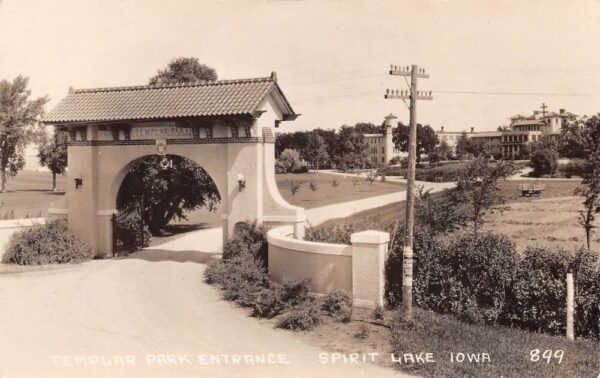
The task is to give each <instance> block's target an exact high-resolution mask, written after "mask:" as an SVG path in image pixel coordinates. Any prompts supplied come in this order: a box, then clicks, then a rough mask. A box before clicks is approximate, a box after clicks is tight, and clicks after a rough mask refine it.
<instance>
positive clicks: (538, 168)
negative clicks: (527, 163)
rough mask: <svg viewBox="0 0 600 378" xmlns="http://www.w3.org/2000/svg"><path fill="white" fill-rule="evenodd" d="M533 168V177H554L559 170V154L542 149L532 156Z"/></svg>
mask: <svg viewBox="0 0 600 378" xmlns="http://www.w3.org/2000/svg"><path fill="white" fill-rule="evenodd" d="M531 166H532V167H533V175H534V176H536V177H540V176H543V175H553V174H554V173H555V172H556V169H557V168H558V152H556V151H555V150H553V149H551V148H541V149H538V150H536V151H535V152H534V153H533V155H531Z"/></svg>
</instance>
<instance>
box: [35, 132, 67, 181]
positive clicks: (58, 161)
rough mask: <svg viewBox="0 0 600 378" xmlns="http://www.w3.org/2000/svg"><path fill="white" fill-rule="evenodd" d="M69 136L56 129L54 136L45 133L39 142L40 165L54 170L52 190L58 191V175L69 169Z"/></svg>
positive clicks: (51, 170)
mask: <svg viewBox="0 0 600 378" xmlns="http://www.w3.org/2000/svg"><path fill="white" fill-rule="evenodd" d="M67 147H68V137H67V133H66V132H62V131H58V130H57V131H55V132H54V135H53V136H52V137H49V136H47V135H46V134H45V133H44V135H43V137H42V138H41V140H40V142H39V144H38V158H39V159H40V165H41V166H42V167H46V168H48V169H49V170H50V172H52V191H56V175H62V174H64V173H65V171H66V169H67Z"/></svg>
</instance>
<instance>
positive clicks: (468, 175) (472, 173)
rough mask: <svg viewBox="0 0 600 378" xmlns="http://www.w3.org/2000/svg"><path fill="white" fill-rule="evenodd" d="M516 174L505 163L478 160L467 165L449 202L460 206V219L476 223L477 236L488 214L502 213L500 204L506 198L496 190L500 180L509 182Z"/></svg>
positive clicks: (460, 174)
mask: <svg viewBox="0 0 600 378" xmlns="http://www.w3.org/2000/svg"><path fill="white" fill-rule="evenodd" d="M512 171H513V167H512V165H510V164H508V163H505V162H497V163H490V162H488V160H487V159H485V158H477V159H474V160H472V161H470V162H468V163H467V164H466V166H465V167H464V168H463V169H462V170H461V171H460V172H459V174H458V175H457V178H456V187H455V188H454V189H452V190H451V191H449V193H448V195H449V199H450V200H451V201H452V203H454V204H455V206H456V207H457V211H458V214H459V216H461V217H464V218H465V219H467V220H468V221H469V222H471V223H472V224H473V230H474V232H475V233H477V232H478V231H479V229H480V227H481V225H482V224H483V222H484V216H485V215H486V214H488V213H493V212H497V211H500V212H501V211H503V210H504V209H503V208H502V207H500V206H499V205H501V204H503V203H504V201H505V199H504V197H503V196H502V195H501V194H500V191H499V189H498V187H497V184H498V180H504V179H506V178H507V177H508V176H509V175H510V174H511V173H512Z"/></svg>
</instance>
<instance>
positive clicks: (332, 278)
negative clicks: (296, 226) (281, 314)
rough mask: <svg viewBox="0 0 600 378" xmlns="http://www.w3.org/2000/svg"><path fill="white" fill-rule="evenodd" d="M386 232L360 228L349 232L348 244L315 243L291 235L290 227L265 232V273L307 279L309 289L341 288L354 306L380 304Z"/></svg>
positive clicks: (281, 278) (278, 279) (276, 277)
mask: <svg viewBox="0 0 600 378" xmlns="http://www.w3.org/2000/svg"><path fill="white" fill-rule="evenodd" d="M389 240H390V235H389V234H388V233H387V232H381V231H363V232H358V233H355V234H352V235H351V241H352V245H342V244H328V243H316V242H310V241H305V240H301V239H294V238H293V227H278V228H274V229H271V230H269V232H267V242H268V244H269V276H270V277H271V279H272V280H274V281H276V282H279V283H283V282H285V281H286V280H294V281H298V280H303V279H306V278H308V279H310V281H311V283H312V290H311V291H312V292H313V293H317V294H327V293H331V292H332V291H336V290H341V291H344V292H346V293H349V294H351V295H352V298H353V302H354V304H355V305H357V306H365V307H370V306H373V305H383V293H384V289H385V287H384V286H385V285H384V283H385V280H384V260H385V255H386V253H387V246H388V242H389Z"/></svg>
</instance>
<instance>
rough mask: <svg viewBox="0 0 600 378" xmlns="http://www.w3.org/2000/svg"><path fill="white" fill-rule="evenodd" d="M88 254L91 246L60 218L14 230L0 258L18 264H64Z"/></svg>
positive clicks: (80, 260) (86, 258) (89, 254)
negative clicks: (17, 230) (15, 231)
mask: <svg viewBox="0 0 600 378" xmlns="http://www.w3.org/2000/svg"><path fill="white" fill-rule="evenodd" d="M92 257H93V255H92V251H91V249H90V248H89V247H88V246H86V245H85V243H83V242H82V241H81V240H80V239H79V238H78V237H77V236H76V235H75V234H74V233H73V232H72V231H71V230H69V228H68V227H67V223H66V222H65V221H64V220H62V219H60V220H52V221H49V222H48V223H46V224H44V225H39V226H33V227H31V228H28V229H25V230H23V231H20V232H17V233H15V234H14V235H13V236H12V237H11V239H10V241H9V242H8V246H7V249H6V252H5V253H4V256H3V258H2V262H4V263H8V264H18V265H42V264H66V263H80V262H83V261H87V260H90V259H91V258H92Z"/></svg>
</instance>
